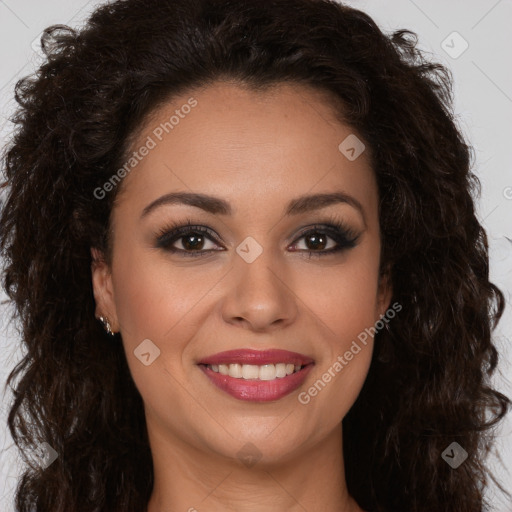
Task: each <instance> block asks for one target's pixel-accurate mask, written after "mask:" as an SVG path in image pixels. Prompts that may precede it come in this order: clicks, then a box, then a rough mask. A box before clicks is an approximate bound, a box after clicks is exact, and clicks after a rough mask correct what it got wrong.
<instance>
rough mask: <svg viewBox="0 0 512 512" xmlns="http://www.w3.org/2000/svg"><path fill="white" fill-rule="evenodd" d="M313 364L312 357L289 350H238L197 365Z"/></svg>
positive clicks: (229, 351)
mask: <svg viewBox="0 0 512 512" xmlns="http://www.w3.org/2000/svg"><path fill="white" fill-rule="evenodd" d="M313 362H314V361H313V359H311V358H310V357H307V356H305V355H303V354H299V353H298V352H290V351H289V350H282V349H266V350H252V349H236V350H228V351H226V352H219V353H217V354H213V355H211V356H207V357H204V358H203V359H201V360H200V361H199V362H198V363H197V364H210V365H212V364H215V365H219V364H253V365H258V366H260V365H264V364H276V363H286V364H293V365H295V366H297V365H301V366H305V365H307V364H310V363H313Z"/></svg>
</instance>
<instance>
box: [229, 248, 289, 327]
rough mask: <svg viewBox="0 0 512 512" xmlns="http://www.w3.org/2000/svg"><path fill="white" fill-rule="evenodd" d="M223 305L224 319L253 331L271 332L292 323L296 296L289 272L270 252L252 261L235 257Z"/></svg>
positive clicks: (265, 252)
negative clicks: (248, 261)
mask: <svg viewBox="0 0 512 512" xmlns="http://www.w3.org/2000/svg"><path fill="white" fill-rule="evenodd" d="M228 280H229V285H228V288H227V293H226V295H225V298H224V302H223V305H222V316H223V318H224V321H225V322H227V323H230V324H233V325H238V326H241V327H243V328H246V329H250V330H252V331H255V332H270V331H273V330H276V329H282V328H284V327H286V326H287V325H289V324H291V323H293V322H294V321H295V319H296V317H297V312H298V311H297V310H298V308H297V297H296V295H295V294H294V292H293V283H292V282H291V281H292V279H291V275H290V273H289V272H287V270H286V268H284V264H283V265H281V264H278V262H277V261H276V258H275V256H274V255H273V253H272V252H271V251H265V250H264V251H263V252H262V254H261V255H260V256H259V257H258V258H257V259H256V260H254V261H253V262H252V263H247V262H246V261H244V260H243V259H242V258H240V257H238V256H237V257H236V259H235V262H234V268H233V270H232V271H231V272H230V273H229V277H228Z"/></svg>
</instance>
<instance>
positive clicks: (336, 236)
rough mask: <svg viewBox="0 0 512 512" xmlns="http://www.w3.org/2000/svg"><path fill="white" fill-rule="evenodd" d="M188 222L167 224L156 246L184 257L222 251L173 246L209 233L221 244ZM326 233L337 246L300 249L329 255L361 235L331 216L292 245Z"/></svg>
mask: <svg viewBox="0 0 512 512" xmlns="http://www.w3.org/2000/svg"><path fill="white" fill-rule="evenodd" d="M185 222H186V224H185V225H184V224H183V223H178V222H176V223H173V222H171V223H170V224H168V225H166V226H165V227H163V228H162V229H161V230H159V231H158V233H157V234H156V247H158V248H160V249H164V250H166V251H168V252H170V253H173V254H176V253H180V254H181V255H182V256H184V257H187V258H188V257H192V258H201V257H204V256H207V255H208V254H209V253H211V252H213V251H220V250H219V249H206V250H199V251H185V250H183V249H176V248H175V247H172V244H173V243H174V242H176V241H177V240H180V239H181V238H184V237H185V236H186V235H190V234H201V235H207V238H209V239H210V240H211V241H213V242H214V243H216V244H220V242H218V240H217V237H216V235H215V233H214V232H213V231H212V230H211V229H209V228H207V227H205V226H198V225H194V224H193V223H192V221H191V220H190V219H186V220H185ZM315 233H316V234H325V235H327V236H328V237H329V238H331V239H332V240H334V242H336V244H337V245H336V246H335V247H333V248H331V249H327V250H320V251H311V250H309V251H308V250H305V249H298V251H299V252H307V253H308V254H309V257H310V258H311V257H322V256H328V255H330V254H334V253H338V252H341V251H344V250H346V249H352V248H353V247H355V246H356V245H357V241H358V239H359V235H358V234H357V233H356V232H355V231H354V230H353V229H351V228H349V227H348V226H345V225H344V224H343V223H341V222H339V221H338V220H337V219H334V218H332V217H329V218H327V219H325V223H323V224H314V225H312V226H308V228H307V229H305V230H304V231H302V232H301V233H300V234H299V236H298V238H296V239H295V241H294V242H292V245H296V243H297V241H298V240H300V239H302V238H304V237H306V236H307V235H311V234H315Z"/></svg>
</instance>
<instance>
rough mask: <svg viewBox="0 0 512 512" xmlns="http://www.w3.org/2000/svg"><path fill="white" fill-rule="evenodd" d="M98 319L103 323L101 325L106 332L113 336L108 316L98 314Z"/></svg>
mask: <svg viewBox="0 0 512 512" xmlns="http://www.w3.org/2000/svg"><path fill="white" fill-rule="evenodd" d="M98 320H99V321H100V322H101V323H102V324H103V327H104V328H105V330H106V331H107V333H108V334H110V336H114V334H115V333H114V332H113V331H112V327H111V326H110V322H109V321H108V318H106V317H104V316H100V317H98Z"/></svg>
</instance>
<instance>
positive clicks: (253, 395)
mask: <svg viewBox="0 0 512 512" xmlns="http://www.w3.org/2000/svg"><path fill="white" fill-rule="evenodd" d="M199 366H200V368H201V370H203V372H204V373H205V374H206V376H207V377H208V378H209V379H210V381H211V382H213V384H215V385H216V386H217V387H218V388H219V389H222V391H225V392H226V393H228V395H231V396H232V397H234V398H237V399H238V400H246V401H249V402H271V401H272V400H279V399H280V398H283V397H284V396H286V395H288V394H289V393H291V392H292V391H295V390H296V389H297V388H298V387H299V386H300V385H301V384H302V383H303V382H304V380H305V379H306V377H307V375H308V373H309V371H310V370H311V368H312V367H313V363H311V364H308V365H306V366H304V368H302V369H301V370H299V371H298V372H294V373H292V374H291V375H287V376H286V377H282V378H276V379H274V380H245V379H237V378H235V377H230V376H229V375H222V374H221V373H218V372H214V371H213V370H211V369H210V368H208V367H207V366H205V365H202V364H201V365H199Z"/></svg>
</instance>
